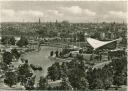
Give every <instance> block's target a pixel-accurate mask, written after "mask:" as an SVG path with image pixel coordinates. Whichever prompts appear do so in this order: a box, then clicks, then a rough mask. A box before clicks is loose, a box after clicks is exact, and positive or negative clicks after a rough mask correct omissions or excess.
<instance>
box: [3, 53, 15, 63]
mask: <svg viewBox="0 0 128 91" xmlns="http://www.w3.org/2000/svg"><path fill="white" fill-rule="evenodd" d="M12 58H13V56H12V54H11V53H10V52H4V54H3V62H4V63H6V64H8V65H9V64H10V63H11V62H12Z"/></svg>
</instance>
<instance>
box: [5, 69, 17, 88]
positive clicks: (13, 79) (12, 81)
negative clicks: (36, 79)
mask: <svg viewBox="0 0 128 91" xmlns="http://www.w3.org/2000/svg"><path fill="white" fill-rule="evenodd" d="M4 83H5V84H7V85H8V86H10V87H12V86H13V85H16V83H17V75H16V72H12V71H9V72H6V73H5V79H4Z"/></svg>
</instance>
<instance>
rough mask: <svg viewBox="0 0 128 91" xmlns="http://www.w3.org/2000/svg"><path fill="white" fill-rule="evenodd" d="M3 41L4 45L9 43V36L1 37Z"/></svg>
mask: <svg viewBox="0 0 128 91" xmlns="http://www.w3.org/2000/svg"><path fill="white" fill-rule="evenodd" d="M1 43H2V44H3V45H5V44H7V43H8V37H2V38H1Z"/></svg>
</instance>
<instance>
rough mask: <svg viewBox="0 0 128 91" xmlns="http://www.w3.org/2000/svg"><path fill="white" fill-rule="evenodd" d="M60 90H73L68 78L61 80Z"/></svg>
mask: <svg viewBox="0 0 128 91" xmlns="http://www.w3.org/2000/svg"><path fill="white" fill-rule="evenodd" d="M60 88H61V90H73V87H72V86H71V84H70V82H69V80H68V78H66V77H63V78H62V82H61V86H60Z"/></svg>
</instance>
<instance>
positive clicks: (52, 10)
mask: <svg viewBox="0 0 128 91" xmlns="http://www.w3.org/2000/svg"><path fill="white" fill-rule="evenodd" d="M0 3H1V12H0V13H1V16H0V21H1V22H37V21H38V20H39V18H40V20H41V22H54V21H56V20H58V21H63V20H67V21H69V22H72V23H75V22H76V23H87V22H114V21H115V22H120V23H121V22H126V20H127V18H126V15H127V14H126V13H127V3H126V2H125V1H98V2H97V1H77V2H75V1H74V2H73V1H61V2H60V1H36V2H34V1H0Z"/></svg>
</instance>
